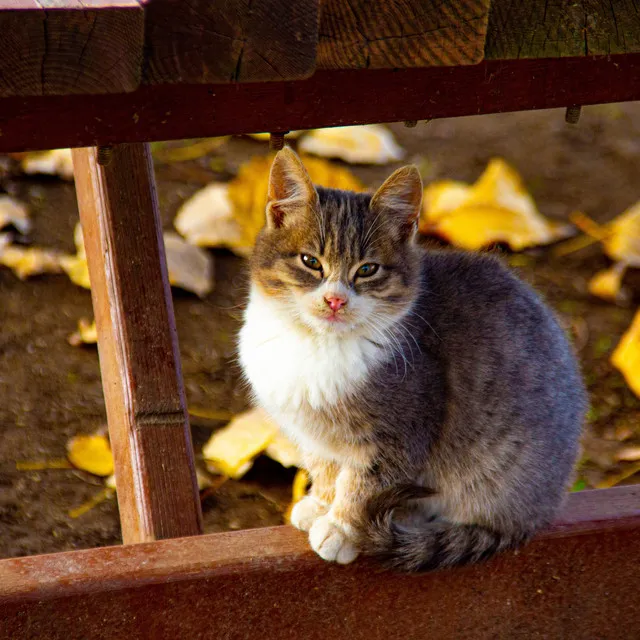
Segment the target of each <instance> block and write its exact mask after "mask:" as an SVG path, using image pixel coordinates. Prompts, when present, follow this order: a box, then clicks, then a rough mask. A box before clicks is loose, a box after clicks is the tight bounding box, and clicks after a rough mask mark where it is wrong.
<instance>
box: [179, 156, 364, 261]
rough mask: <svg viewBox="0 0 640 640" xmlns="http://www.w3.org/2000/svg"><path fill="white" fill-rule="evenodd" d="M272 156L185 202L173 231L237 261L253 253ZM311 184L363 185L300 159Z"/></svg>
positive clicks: (320, 162)
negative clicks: (230, 254) (223, 250)
mask: <svg viewBox="0 0 640 640" xmlns="http://www.w3.org/2000/svg"><path fill="white" fill-rule="evenodd" d="M273 156H274V154H269V155H267V156H256V157H253V158H252V159H251V160H249V162H247V163H245V164H243V165H242V166H241V167H240V169H239V171H238V175H237V176H236V178H234V179H233V180H232V181H231V182H229V183H226V184H221V183H213V184H210V185H208V186H206V187H205V188H204V189H201V190H200V191H198V192H197V193H196V194H194V195H193V196H192V197H191V198H190V199H189V200H187V201H186V202H185V203H184V204H183V205H182V207H180V210H179V211H178V215H177V216H176V219H175V221H174V226H175V228H176V229H177V230H178V232H179V233H180V234H181V235H183V236H184V237H185V238H186V239H187V242H189V243H191V244H195V245H198V246H201V247H204V246H206V247H227V248H229V249H231V250H233V251H234V252H235V253H237V254H238V255H240V256H243V257H246V256H248V255H249V254H250V253H251V250H252V248H253V244H254V242H255V239H256V236H257V235H258V232H259V231H260V229H262V227H263V225H264V221H265V206H266V198H267V186H268V182H269V171H270V169H271V162H272V160H273ZM303 162H304V164H305V167H306V168H307V171H308V172H309V175H310V177H311V180H312V181H313V182H314V183H315V184H318V185H320V186H323V187H330V188H334V189H347V190H352V191H362V189H363V186H362V183H361V182H360V181H359V180H358V179H357V178H356V177H355V176H354V175H353V174H352V173H351V172H350V171H348V170H347V169H344V168H342V167H337V166H335V165H332V164H331V163H329V162H327V161H326V160H320V159H318V158H309V157H305V158H303Z"/></svg>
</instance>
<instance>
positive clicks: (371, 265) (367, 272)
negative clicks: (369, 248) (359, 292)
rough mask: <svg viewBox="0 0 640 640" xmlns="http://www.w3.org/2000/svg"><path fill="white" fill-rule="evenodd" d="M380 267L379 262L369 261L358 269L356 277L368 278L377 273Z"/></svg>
mask: <svg viewBox="0 0 640 640" xmlns="http://www.w3.org/2000/svg"><path fill="white" fill-rule="evenodd" d="M379 268H380V265H379V264H376V263H375V262H367V264H363V265H361V266H360V268H359V269H358V270H357V271H356V278H368V277H370V276H372V275H373V274H374V273H377V271H378V269H379Z"/></svg>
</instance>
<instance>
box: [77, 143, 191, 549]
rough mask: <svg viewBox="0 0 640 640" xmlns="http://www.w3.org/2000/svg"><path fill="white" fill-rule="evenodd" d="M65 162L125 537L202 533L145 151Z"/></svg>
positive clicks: (123, 150) (132, 148)
mask: <svg viewBox="0 0 640 640" xmlns="http://www.w3.org/2000/svg"><path fill="white" fill-rule="evenodd" d="M101 163H102V164H101ZM73 164H74V173H75V180H76V191H77V196H78V205H79V209H80V219H81V222H82V228H83V232H84V240H85V247H86V252H87V261H88V264H89V275H90V278H91V295H92V298H93V308H94V313H95V318H96V325H97V329H98V348H99V353H100V368H101V372H102V386H103V389H104V396H105V403H106V408H107V419H108V422H109V434H110V438H111V446H112V449H113V454H114V462H115V470H116V484H117V490H118V505H119V508H120V520H121V523H122V537H123V540H124V542H125V543H132V542H142V541H148V540H157V539H160V538H171V537H177V536H187V535H192V534H197V533H200V532H201V530H202V515H201V511H200V500H199V496H198V488H197V483H196V477H195V467H194V460H193V447H192V443H191V434H190V431H189V422H188V416H187V411H186V405H185V399H184V389H183V384H182V372H181V369H180V356H179V352H178V341H177V333H176V327H175V319H174V315H173V304H172V300H171V291H170V288H169V280H168V275H167V266H166V258H165V252H164V242H163V239H162V230H161V226H160V219H159V215H158V204H157V198H156V191H155V180H154V175H153V165H152V162H151V154H150V151H149V145H147V144H123V145H117V146H115V147H113V148H112V149H109V150H108V151H107V152H105V150H104V149H100V150H99V149H97V148H94V147H90V148H84V149H75V150H74V151H73Z"/></svg>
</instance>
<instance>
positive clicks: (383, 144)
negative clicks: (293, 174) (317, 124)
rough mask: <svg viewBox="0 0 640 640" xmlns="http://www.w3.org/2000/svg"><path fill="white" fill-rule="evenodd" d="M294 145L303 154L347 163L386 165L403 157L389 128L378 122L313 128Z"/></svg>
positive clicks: (402, 151) (401, 150) (400, 148)
mask: <svg viewBox="0 0 640 640" xmlns="http://www.w3.org/2000/svg"><path fill="white" fill-rule="evenodd" d="M298 147H299V149H300V151H302V152H304V153H310V154H312V155H314V156H322V157H324V158H340V159H341V160H344V161H345V162H349V163H351V164H388V163H389V162H396V161H397V160H402V158H403V157H404V150H403V149H402V147H400V146H399V145H398V143H397V142H396V141H395V138H394V137H393V134H392V133H391V131H389V129H387V128H386V127H385V126H383V125H381V124H365V125H361V126H350V127H330V128H328V129H313V130H312V131H310V132H309V133H308V134H307V135H305V136H304V137H303V138H302V140H301V141H300V144H299V145H298Z"/></svg>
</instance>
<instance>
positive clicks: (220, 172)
mask: <svg viewBox="0 0 640 640" xmlns="http://www.w3.org/2000/svg"><path fill="white" fill-rule="evenodd" d="M392 128H393V130H394V132H395V133H396V135H397V138H398V141H399V142H400V143H401V144H402V145H403V146H404V147H405V148H406V149H407V151H408V160H409V161H413V162H416V163H417V164H418V165H419V166H420V168H421V171H422V172H423V177H424V179H425V181H430V180H433V179H436V178H443V177H447V178H456V179H462V180H467V181H472V180H475V179H476V178H477V177H478V175H479V174H480V172H481V171H482V169H483V168H484V167H485V165H486V163H487V161H488V160H489V159H490V158H491V157H493V156H502V157H504V158H506V159H507V160H508V161H509V162H511V163H513V165H514V166H515V167H516V168H517V169H518V171H519V172H520V173H521V175H522V176H523V178H524V179H525V181H526V183H527V186H528V188H529V189H530V191H531V193H532V194H533V196H534V197H535V199H536V201H537V203H538V205H539V207H540V209H541V211H542V212H543V213H544V214H546V215H548V216H551V217H554V218H558V219H562V218H566V217H567V216H568V214H569V213H571V212H572V211H576V210H581V211H584V212H585V213H587V214H588V215H590V216H591V217H593V218H594V219H595V220H597V221H606V220H609V219H611V218H612V217H614V216H615V215H618V214H619V213H621V212H622V211H623V210H624V209H625V208H626V207H628V206H629V205H630V204H632V203H634V202H636V201H637V200H639V199H640V182H639V179H638V177H639V176H640V135H639V134H640V104H637V103H636V104H627V105H611V106H603V107H592V108H586V109H584V110H583V116H582V119H581V121H580V124H579V126H577V127H572V126H569V125H566V124H565V123H564V117H563V113H562V112H561V111H544V112H532V113H522V114H505V115H496V116H482V117H475V118H461V119H443V120H439V121H435V122H432V123H430V124H428V125H424V124H420V125H419V126H418V127H417V128H415V129H405V128H404V127H402V125H393V127H392ZM266 151H267V149H266V145H265V144H263V143H259V142H256V141H253V140H250V139H245V138H235V139H232V140H231V141H229V142H228V143H226V144H225V145H223V146H222V147H221V148H220V149H219V150H218V151H217V152H215V153H214V154H212V155H210V156H209V157H206V158H200V159H198V160H195V161H190V162H186V163H180V164H170V165H158V166H157V167H156V170H157V181H158V190H159V195H160V204H161V210H162V216H163V222H164V224H165V226H166V227H167V228H170V227H171V222H172V220H173V217H174V216H175V213H176V211H177V209H178V207H179V205H180V204H181V203H182V202H183V201H184V200H185V199H186V198H187V197H189V196H190V195H191V194H192V193H194V192H195V191H196V190H197V189H199V188H200V187H202V186H203V185H204V184H206V183H207V181H209V180H213V179H218V180H221V179H226V178H229V177H231V176H232V175H233V174H234V173H235V171H236V170H237V167H238V166H239V165H240V163H242V162H244V161H245V160H247V159H248V158H249V157H251V156H252V155H254V154H263V153H266ZM8 166H9V164H8V162H6V161H4V160H2V159H0V192H2V191H3V190H4V191H6V192H8V193H10V194H11V195H14V196H16V197H18V198H19V199H21V200H24V201H25V202H27V203H28V205H29V206H30V208H31V211H32V217H33V222H34V232H33V234H32V237H31V239H32V241H33V243H34V244H36V245H39V246H47V247H53V248H57V249H63V250H67V251H73V228H74V225H75V223H76V221H77V206H76V201H75V194H74V189H73V186H72V185H71V184H69V183H64V182H62V181H60V180H57V179H44V178H42V177H38V178H25V177H19V176H16V175H14V174H12V173H11V172H9V171H8ZM393 168H395V166H386V167H375V168H371V167H352V170H353V172H354V173H355V174H356V175H358V176H359V177H360V178H361V179H362V180H363V181H364V182H365V184H367V185H369V186H371V187H372V188H374V187H375V186H376V185H378V184H379V183H380V182H381V181H382V180H383V178H384V177H385V176H386V175H387V174H388V173H389V172H390V171H391V170H392V169H393ZM507 259H509V260H510V261H511V263H512V265H513V266H514V267H515V268H516V269H517V270H518V271H519V272H520V273H521V275H522V276H523V277H524V278H525V279H527V280H528V281H530V282H532V283H533V284H534V285H535V286H536V287H537V289H538V290H539V291H540V292H541V293H542V294H543V295H544V296H545V297H546V299H547V300H548V301H549V302H550V303H551V304H552V305H553V306H554V307H555V309H556V310H557V311H558V313H559V315H560V317H561V320H562V322H563V323H564V324H565V326H566V327H567V328H568V330H570V331H571V332H572V334H573V336H574V338H575V344H576V349H577V350H578V353H579V355H580V358H581V361H582V365H583V369H584V372H585V377H586V380H587V384H588V386H589V390H590V392H591V395H592V409H591V411H590V414H589V420H590V421H589V424H588V425H587V429H586V436H585V451H586V455H585V460H584V461H583V464H582V467H581V471H580V474H581V477H582V478H583V479H584V481H585V483H586V486H594V485H595V484H597V483H598V482H599V481H600V480H601V479H602V477H603V476H604V474H606V473H612V472H613V473H615V472H618V471H620V470H621V469H622V468H623V467H620V466H617V465H616V464H614V463H613V461H612V453H613V451H614V450H615V449H616V448H617V447H618V446H619V443H618V441H617V439H619V438H620V437H621V434H625V432H626V435H627V436H628V437H629V440H628V441H629V442H634V438H635V442H638V438H640V431H639V430H638V427H636V426H635V425H638V424H639V418H640V401H639V400H638V399H637V398H636V397H635V396H634V395H633V394H632V393H631V392H630V391H629V390H628V388H627V387H626V385H625V383H624V380H623V379H622V377H621V375H620V374H619V373H617V372H616V371H615V370H614V369H613V368H612V367H611V365H610V364H609V361H608V359H609V356H610V353H611V351H612V349H613V348H614V347H615V345H616V344H617V342H618V340H619V338H620V336H621V335H622V333H623V332H624V330H625V329H626V328H627V326H628V325H629V323H630V321H631V319H632V317H633V313H634V310H635V308H636V306H637V298H638V294H639V293H640V277H639V276H638V274H637V273H631V274H629V275H628V277H627V279H626V281H625V283H626V284H627V285H628V286H629V288H631V289H632V291H633V292H634V294H635V301H633V302H632V303H631V304H630V305H629V306H627V307H619V306H615V305H612V304H607V303H605V302H601V301H598V300H596V299H594V298H593V297H591V296H590V295H589V294H588V292H587V289H586V285H587V281H588V279H589V277H590V276H591V275H592V274H593V273H595V271H596V270H598V269H600V268H602V267H604V266H606V265H607V260H606V258H604V257H603V256H602V253H601V250H600V249H599V248H598V247H592V248H589V249H586V250H583V251H580V252H577V253H573V254H571V255H568V256H566V257H563V258H556V257H553V256H552V255H551V252H550V251H549V250H536V251H533V252H530V253H527V254H518V255H517V256H507ZM215 260H216V289H215V291H214V292H213V293H212V294H210V295H209V296H208V298H207V299H205V300H200V299H198V298H196V297H195V296H192V295H189V294H186V293H184V292H180V291H174V299H175V309H176V316H177V324H178V332H179V336H180V347H181V353H182V364H183V371H184V377H185V385H186V392H187V398H188V404H189V406H190V407H191V408H201V409H208V410H218V409H225V410H229V411H230V412H239V411H242V410H243V409H245V408H247V397H246V394H245V391H244V390H243V387H242V385H241V384H239V371H238V368H237V365H236V364H235V362H234V340H235V334H236V332H237V330H238V327H239V320H240V316H241V311H242V304H243V299H244V292H245V289H246V264H245V262H244V261H243V260H242V259H240V258H237V257H235V256H233V255H231V254H229V253H227V252H224V251H216V252H215ZM80 317H87V318H90V317H91V299H90V294H89V292H88V291H85V290H83V289H80V288H78V287H76V286H75V285H73V284H72V283H71V282H70V281H69V280H68V279H67V278H66V277H65V276H53V275H51V276H43V277H38V278H32V279H30V280H28V281H26V282H21V281H19V280H18V279H17V278H16V277H15V276H14V275H13V274H12V272H11V271H9V270H8V269H0V327H1V329H0V398H1V399H2V401H1V402H0V557H6V556H18V555H25V554H36V553H44V552H52V551H60V550H68V549H78V548H86V547H95V546H100V545H106V544H114V543H117V542H119V541H120V532H119V525H118V515H117V506H116V503H115V500H113V499H112V500H109V501H106V502H104V503H102V504H100V505H99V506H97V507H95V508H94V509H92V510H90V511H89V512H88V513H86V514H84V515H83V516H81V517H79V518H76V519H73V518H71V517H70V516H69V514H68V511H69V510H70V509H73V508H74V507H77V506H79V505H80V504H82V503H83V502H85V501H86V500H88V499H89V498H91V497H92V496H93V495H95V494H96V493H97V492H98V491H99V490H100V488H101V486H102V484H101V483H100V482H99V481H98V480H97V479H95V478H94V477H92V476H90V475H88V474H86V473H83V472H80V471H72V470H45V471H19V470H16V461H25V460H51V459H56V458H62V457H64V456H65V453H66V450H65V444H66V442H67V440H68V438H69V437H70V436H72V435H74V434H77V433H90V432H92V431H94V430H95V429H96V428H98V427H100V426H101V425H103V424H104V421H105V418H104V402H103V398H102V390H101V385H100V372H99V368H98V357H97V351H96V349H95V348H93V347H86V348H74V347H71V346H70V345H69V344H68V343H67V336H68V335H69V334H70V333H71V332H72V331H74V329H75V327H76V324H77V321H78V319H79V318H80ZM218 424H219V425H222V424H223V423H218ZM215 426H216V424H215V423H214V422H211V421H210V420H209V421H207V420H198V419H196V420H195V421H194V425H193V432H194V441H195V444H196V451H199V450H200V448H201V445H202V444H203V443H204V442H205V441H206V439H207V438H208V437H209V435H210V433H211V430H212V428H214V427H215ZM634 429H635V432H634ZM292 477H293V472H292V471H291V470H283V469H282V468H281V467H279V465H277V464H276V463H274V462H272V461H270V460H267V459H260V460H259V461H258V462H257V464H256V465H255V467H254V468H253V469H252V471H250V473H249V474H248V475H247V476H245V478H244V479H243V480H242V481H237V482H235V481H229V482H227V483H225V484H224V485H223V486H221V487H220V488H219V489H217V490H216V491H215V492H210V493H209V494H208V495H207V496H206V497H205V498H204V499H203V510H204V518H205V528H206V531H207V532H213V531H222V530H228V529H241V528H249V527H257V526H266V525H275V524H280V523H281V522H282V519H283V512H284V510H285V508H286V506H287V504H288V501H289V497H290V490H291V480H292Z"/></svg>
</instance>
